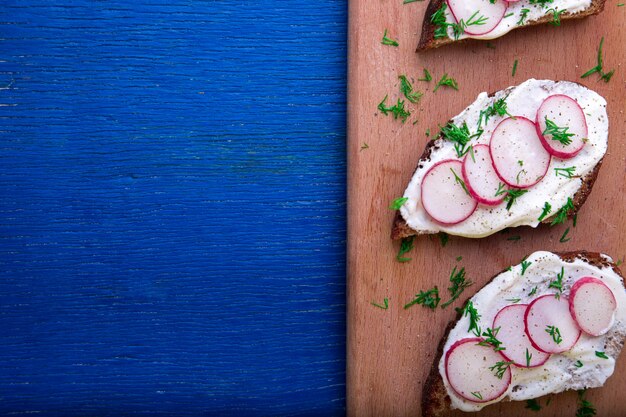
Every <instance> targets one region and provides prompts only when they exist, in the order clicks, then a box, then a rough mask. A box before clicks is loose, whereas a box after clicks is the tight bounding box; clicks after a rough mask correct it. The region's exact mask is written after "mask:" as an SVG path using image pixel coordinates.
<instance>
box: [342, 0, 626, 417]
mask: <svg viewBox="0 0 626 417" xmlns="http://www.w3.org/2000/svg"><path fill="white" fill-rule="evenodd" d="M425 8H426V3H423V2H416V3H410V4H407V5H403V4H402V2H401V1H396V2H390V1H383V2H381V1H378V0H351V1H350V9H349V16H350V20H349V21H350V24H349V30H348V32H349V54H348V56H349V58H348V61H349V69H348V104H349V107H348V166H349V170H348V213H349V217H348V377H347V384H348V385H347V386H348V391H347V397H348V415H351V416H355V417H356V416H358V417H361V416H377V417H384V416H418V415H420V399H421V392H422V388H423V387H422V385H423V383H424V381H425V378H426V376H427V374H428V372H429V370H430V367H431V365H432V362H433V356H434V354H435V350H436V347H437V343H438V342H439V340H440V338H441V337H442V334H443V332H444V329H445V325H446V324H447V323H448V321H449V320H451V319H452V318H453V317H454V315H455V312H454V307H458V306H460V305H461V304H462V301H461V300H459V301H458V302H456V303H454V304H453V305H452V306H450V307H449V308H447V309H445V310H442V309H438V310H437V311H436V312H431V311H430V310H426V309H423V308H422V307H420V306H415V307H413V308H411V309H408V310H403V308H402V307H403V305H404V304H405V303H407V302H408V301H410V300H411V299H412V297H413V296H414V294H416V293H417V292H419V290H421V289H427V288H431V287H433V286H434V285H437V286H438V287H439V288H440V291H442V292H443V293H444V294H447V291H446V290H445V289H446V288H447V286H448V277H449V274H450V271H451V270H452V268H453V266H455V265H459V266H464V267H466V269H467V273H468V278H469V279H471V280H472V281H474V282H475V284H474V286H473V287H471V288H469V289H468V290H466V292H465V294H464V295H463V296H462V297H461V298H465V296H471V295H472V294H473V293H475V292H476V291H477V290H478V289H479V288H480V287H481V286H482V285H484V284H485V283H486V282H487V281H488V280H489V279H490V278H491V276H492V275H493V274H495V273H497V272H498V271H500V270H502V269H503V268H505V267H507V266H508V265H511V264H516V263H518V262H519V261H520V260H521V259H522V258H523V257H524V256H526V255H527V254H529V253H531V252H533V251H535V250H543V249H545V250H559V251H563V250H574V249H588V250H592V251H602V252H605V253H608V254H610V255H612V256H613V257H614V258H616V259H618V258H619V259H621V258H623V257H624V256H625V255H626V240H625V239H624V237H623V236H624V231H625V226H626V214H625V210H624V209H625V208H626V197H625V191H626V188H625V187H624V178H625V173H626V171H625V170H626V164H625V157H624V155H625V153H626V142H624V141H623V140H622V138H624V137H625V135H626V120H625V114H624V111H625V110H626V95H625V91H626V90H625V86H626V81H625V80H626V72H625V70H624V66H623V63H624V62H625V59H626V49H625V48H624V47H623V39H624V37H625V36H626V26H625V25H624V19H625V18H626V15H625V13H626V10H625V8H623V7H617V2H614V1H610V2H607V4H606V9H605V11H604V12H603V13H601V14H600V15H599V16H594V17H591V18H588V19H585V20H581V21H571V22H564V23H563V26H562V27H556V28H555V27H551V26H542V27H536V28H531V29H528V30H519V31H515V32H512V33H510V34H509V35H507V36H505V37H504V38H501V39H499V40H495V41H492V42H491V44H493V45H494V46H495V49H491V48H489V47H487V46H486V43H485V42H468V43H466V44H461V45H453V46H448V47H443V48H440V49H437V50H433V51H429V52H426V53H421V54H416V53H415V52H414V51H415V48H416V46H417V42H418V37H419V33H420V31H421V28H420V23H421V21H422V18H423V13H424V10H425ZM385 28H387V29H389V35H390V36H391V37H392V38H394V39H397V40H398V41H399V43H400V46H399V47H398V48H393V47H389V46H384V45H381V43H380V40H381V38H382V34H383V31H384V29H385ZM601 36H605V43H604V48H605V68H607V69H610V68H615V69H616V73H615V76H614V77H613V79H612V80H611V82H610V83H608V84H605V83H604V82H600V81H597V77H590V78H587V79H585V80H581V79H580V75H581V74H582V73H583V72H585V71H586V70H587V69H589V68H591V67H593V66H595V64H596V52H597V47H598V44H599V42H600V38H601ZM515 59H518V61H519V64H518V67H517V73H516V75H515V76H514V77H513V76H512V75H511V71H512V67H513V62H514V60H515ZM423 68H428V69H429V70H430V72H431V73H432V74H433V77H434V78H435V80H434V81H433V82H431V83H425V82H418V81H415V83H414V86H415V87H416V88H417V89H419V90H421V91H423V92H425V95H424V97H423V98H422V101H421V102H420V104H419V105H410V104H409V103H408V102H407V104H409V107H410V108H411V109H412V110H414V111H413V114H412V116H411V117H410V118H409V119H408V121H407V123H405V124H402V123H401V122H400V121H398V120H393V118H392V117H385V116H384V115H382V114H380V113H379V112H378V111H377V110H376V106H377V104H378V103H379V102H380V101H381V100H382V98H383V97H385V95H386V94H389V99H390V100H391V101H394V102H395V100H396V98H397V97H399V91H398V75H399V74H406V75H407V76H409V78H410V79H412V80H417V78H419V77H421V76H422V69H423ZM444 73H448V74H449V75H450V76H452V77H454V78H456V80H457V81H458V82H459V85H460V91H458V92H457V91H453V90H450V89H446V88H443V89H440V90H438V91H437V92H436V93H433V92H432V90H433V87H434V84H435V81H436V80H437V79H439V78H440V77H441V76H442V75H443V74H444ZM531 77H534V78H547V79H556V80H572V81H579V82H582V83H583V84H585V85H587V86H588V87H590V88H592V89H594V90H596V91H598V92H599V93H600V94H601V95H602V96H604V97H605V98H606V99H607V102H608V111H609V120H610V134H609V151H608V153H607V155H606V157H605V159H604V165H603V168H602V170H601V171H600V174H599V176H598V180H597V182H596V185H595V188H594V190H593V192H592V193H591V195H590V197H589V199H588V201H587V203H586V205H585V206H584V207H583V208H582V210H581V211H580V213H579V215H578V223H577V227H576V228H572V229H571V231H570V236H571V240H570V241H569V242H567V243H560V242H559V239H560V237H561V235H562V234H563V232H564V230H565V229H566V227H572V225H571V222H568V223H567V224H566V225H560V226H556V227H553V228H550V227H546V226H541V227H539V228H538V229H531V228H519V229H514V230H511V231H509V232H507V233H503V234H496V235H494V236H491V237H489V238H486V239H480V240H470V239H463V238H457V237H451V238H450V242H449V243H448V244H447V246H446V247H444V248H442V247H441V245H440V243H439V240H438V239H437V238H436V237H434V238H432V239H430V238H428V237H425V236H423V237H418V238H416V241H415V243H416V244H415V246H416V247H415V249H414V250H413V251H412V253H411V254H409V256H412V258H413V259H412V261H411V262H408V263H404V264H402V263H398V262H397V261H396V260H395V255H396V253H397V251H398V245H399V243H397V242H395V243H394V242H392V241H391V240H390V238H389V234H390V227H391V223H392V220H393V216H394V213H393V212H392V211H391V210H389V209H388V206H389V204H390V202H391V201H392V200H393V199H394V198H396V197H398V196H401V195H402V193H403V191H404V188H405V187H406V185H407V183H408V181H409V179H410V178H411V176H412V174H413V171H414V169H415V165H416V162H417V159H418V157H419V155H420V154H421V152H422V150H423V148H424V145H425V144H426V142H427V140H428V138H427V137H426V136H425V131H426V130H427V129H430V130H431V131H432V132H438V128H437V126H438V124H443V123H445V122H446V121H447V120H448V119H449V118H450V117H451V116H454V115H456V114H458V113H459V112H460V111H461V110H463V109H464V108H465V107H466V106H467V105H468V104H469V103H471V102H472V101H474V99H475V98H476V96H477V95H478V93H480V92H482V91H489V92H493V91H497V90H500V89H503V88H506V87H508V86H510V85H515V84H519V83H521V82H522V81H524V80H526V79H528V78H531ZM415 120H417V123H416V124H415V125H414V124H413V122H414V121H415ZM363 143H367V144H368V146H369V148H368V149H364V150H361V146H362V144H363ZM516 235H519V236H520V238H521V239H520V240H519V241H511V240H507V239H508V238H509V237H511V236H516ZM458 256H462V257H463V259H462V260H461V261H460V262H457V261H456V258H457V257H458ZM385 297H388V298H389V309H388V310H382V309H379V308H376V307H374V306H372V305H371V304H370V303H371V301H373V300H374V301H377V302H381V301H382V300H383V298H385ZM624 388H626V358H623V357H622V358H621V359H620V360H619V362H618V365H617V368H616V372H615V375H614V376H613V377H612V378H611V379H610V380H609V381H608V382H607V384H606V386H605V387H604V388H603V389H597V390H592V391H590V392H589V393H588V397H589V399H590V400H592V401H593V402H594V403H595V404H596V405H597V408H598V415H602V416H615V417H617V416H623V415H625V414H626V405H625V403H624V401H623V399H622V394H621V392H622V391H623V390H624ZM553 397H554V398H552V400H551V403H550V405H549V406H548V407H545V408H544V409H543V410H542V411H541V412H540V413H533V415H538V416H541V415H545V416H548V415H549V416H572V415H574V414H575V410H576V394H575V393H571V392H570V393H565V394H562V395H558V396H553ZM542 403H544V404H545V399H542ZM524 405H525V404H524V403H514V404H499V405H495V406H490V407H488V408H486V409H485V410H484V411H483V412H482V413H481V415H485V416H501V415H511V416H513V415H515V416H518V415H526V412H528V410H525V409H524ZM452 415H455V416H461V415H467V414H464V413H459V412H457V413H453V414H452Z"/></svg>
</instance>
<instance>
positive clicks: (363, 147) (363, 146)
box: [361, 142, 370, 150]
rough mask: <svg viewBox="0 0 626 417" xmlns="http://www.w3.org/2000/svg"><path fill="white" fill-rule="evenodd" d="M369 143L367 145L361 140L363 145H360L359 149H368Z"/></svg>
mask: <svg viewBox="0 0 626 417" xmlns="http://www.w3.org/2000/svg"><path fill="white" fill-rule="evenodd" d="M369 147H370V145H368V144H367V143H365V142H363V145H361V150H363V149H369Z"/></svg>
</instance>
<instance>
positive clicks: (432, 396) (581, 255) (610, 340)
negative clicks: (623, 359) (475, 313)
mask: <svg viewBox="0 0 626 417" xmlns="http://www.w3.org/2000/svg"><path fill="white" fill-rule="evenodd" d="M544 253H545V252H544ZM533 255H535V254H533ZM552 255H556V256H558V258H560V259H561V260H562V261H563V262H565V263H573V262H575V261H582V262H584V263H586V264H588V265H591V266H594V267H597V268H600V269H603V268H609V269H610V270H612V271H613V272H614V273H615V274H616V275H617V276H618V277H619V278H620V279H621V285H622V288H623V285H624V282H623V280H624V277H623V275H622V273H621V271H620V270H619V268H618V267H617V266H616V264H615V263H613V261H612V260H611V258H609V257H607V256H606V255H602V254H600V253H596V252H587V251H574V252H556V253H553V254H552ZM531 256H532V255H531ZM508 270H509V269H508V268H507V269H505V270H503V271H501V272H500V273H498V274H496V275H495V276H494V277H493V278H492V279H491V280H490V281H489V282H488V283H487V284H486V285H485V287H486V286H487V285H489V284H490V283H492V282H493V281H494V280H495V279H496V278H497V277H499V276H500V275H501V274H502V273H505V272H507V271H508ZM485 287H483V288H485ZM472 298H473V297H472ZM472 298H470V299H472ZM466 302H467V301H466ZM462 314H463V313H462V311H461V312H459V313H458V314H457V317H456V319H455V320H453V321H451V322H450V323H449V324H448V326H447V327H446V330H445V332H444V335H443V337H442V339H441V341H440V342H439V345H438V347H437V352H436V354H435V359H434V361H433V364H432V367H431V369H430V373H429V374H428V377H427V378H426V381H425V382H424V386H423V389H422V404H421V405H422V417H442V416H447V415H449V413H450V411H451V405H452V402H451V398H450V396H449V395H448V392H447V390H446V386H445V383H444V381H443V378H442V376H441V374H440V370H439V364H440V361H441V358H442V356H443V354H444V348H445V345H446V342H447V339H448V336H449V335H450V332H451V331H452V330H453V329H454V328H455V325H456V324H457V322H458V321H459V320H460V319H461V317H462ZM616 324H617V323H616ZM614 326H615V325H614ZM620 326H621V327H620V331H615V332H614V334H610V332H609V334H607V342H606V343H607V346H606V351H607V353H608V352H609V351H611V352H613V354H614V357H615V358H617V356H618V355H619V353H620V352H621V350H622V348H623V346H624V340H625V338H626V332H625V331H624V323H620ZM589 388H592V387H591V386H590V387H589Z"/></svg>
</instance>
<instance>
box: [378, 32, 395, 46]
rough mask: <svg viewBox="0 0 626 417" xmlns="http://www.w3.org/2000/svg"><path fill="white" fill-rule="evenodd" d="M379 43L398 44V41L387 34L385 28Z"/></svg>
mask: <svg viewBox="0 0 626 417" xmlns="http://www.w3.org/2000/svg"><path fill="white" fill-rule="evenodd" d="M380 43H382V44H383V45H388V46H398V45H399V43H398V41H395V40H393V39H391V38H389V37H388V36H387V29H385V33H383V39H382V41H380Z"/></svg>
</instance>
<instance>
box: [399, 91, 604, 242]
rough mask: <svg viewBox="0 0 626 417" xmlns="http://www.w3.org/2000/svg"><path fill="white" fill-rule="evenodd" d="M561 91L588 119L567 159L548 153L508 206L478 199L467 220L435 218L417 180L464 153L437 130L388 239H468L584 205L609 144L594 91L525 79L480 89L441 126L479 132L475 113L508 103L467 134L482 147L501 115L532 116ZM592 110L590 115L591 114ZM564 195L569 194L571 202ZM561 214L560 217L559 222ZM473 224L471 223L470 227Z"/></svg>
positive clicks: (599, 99)
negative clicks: (539, 172)
mask: <svg viewBox="0 0 626 417" xmlns="http://www.w3.org/2000/svg"><path fill="white" fill-rule="evenodd" d="M564 92H565V93H566V94H569V95H571V96H573V97H574V98H575V100H576V101H577V102H579V103H580V105H581V109H582V110H583V111H584V113H585V114H586V116H583V117H585V118H586V120H587V123H588V136H589V137H588V138H585V141H586V144H585V145H584V148H583V149H582V151H580V153H579V154H577V155H576V156H574V157H571V158H560V157H555V156H552V157H551V159H550V162H549V169H548V171H547V172H546V174H545V177H544V178H545V179H542V180H541V181H540V182H539V183H538V184H537V185H534V186H530V187H529V188H526V189H527V192H526V193H525V194H523V195H521V196H520V197H519V198H517V199H515V202H514V204H513V205H512V206H511V207H509V208H508V209H507V208H505V207H506V206H508V204H505V203H502V204H499V205H496V206H493V205H483V204H478V206H477V208H476V209H475V211H474V212H473V213H472V214H471V215H470V217H468V218H467V220H463V221H462V222H459V223H458V224H446V223H441V222H439V221H438V220H437V219H434V218H433V217H432V216H430V215H429V214H430V213H429V212H428V211H427V210H426V209H425V208H424V204H423V195H422V191H421V185H422V182H423V179H424V178H425V177H426V175H428V173H429V172H430V171H429V169H431V168H432V167H433V165H436V164H437V163H439V162H440V161H442V160H450V159H454V160H463V158H466V157H467V155H465V156H462V157H459V156H458V151H455V145H457V144H456V143H454V142H453V141H451V140H449V138H447V137H446V136H444V134H443V133H440V134H439V135H438V136H437V137H436V138H434V139H432V140H431V141H429V142H428V143H427V145H426V148H425V150H424V152H423V153H422V155H421V157H420V158H419V161H418V163H417V167H416V169H415V172H414V174H413V177H412V179H411V181H410V182H409V185H408V186H407V188H406V190H405V192H404V197H405V198H407V201H406V202H405V203H404V204H403V205H402V207H401V208H400V210H398V212H396V215H395V218H394V220H393V225H392V230H391V238H392V239H402V238H406V237H409V236H413V235H423V234H435V233H440V232H445V233H448V234H451V235H458V236H465V237H470V238H479V237H485V236H489V235H491V234H493V233H496V232H498V231H500V230H503V229H505V228H508V227H517V226H522V225H525V226H531V227H537V225H538V224H540V223H544V224H545V223H552V222H554V221H555V219H556V217H557V216H559V214H563V213H560V209H561V208H563V207H565V206H566V205H567V211H566V213H565V214H566V217H568V218H572V217H573V216H574V215H575V214H576V213H577V212H578V211H579V210H580V208H581V207H582V206H583V205H584V203H585V201H586V200H587V197H588V196H589V194H590V193H591V190H592V188H593V185H594V183H595V180H596V178H597V176H598V173H599V171H600V167H601V165H602V161H603V158H604V155H605V153H606V150H607V148H608V116H607V113H606V102H605V101H604V99H603V98H602V97H600V96H599V95H598V94H597V93H595V92H593V91H592V90H589V89H587V88H586V87H584V86H582V85H580V84H577V83H573V82H568V81H549V80H534V79H530V80H527V81H525V82H524V83H522V84H520V85H518V86H514V87H509V88H507V89H505V90H501V91H498V92H495V93H491V94H489V95H488V94H487V93H481V94H480V95H479V96H478V98H477V99H476V101H475V102H474V103H472V104H471V105H470V106H468V107H467V108H466V109H465V110H464V111H463V112H461V113H460V114H459V115H457V116H455V117H453V118H452V119H451V120H449V121H448V124H447V125H446V126H450V125H455V126H461V125H462V124H466V125H467V126H469V131H470V133H471V132H472V131H478V130H479V129H477V127H476V126H477V125H478V124H479V122H478V121H477V119H479V118H481V120H482V116H480V115H481V114H482V113H481V112H483V111H484V109H488V108H493V107H494V105H495V103H498V102H499V103H503V102H504V103H508V108H507V107H505V110H507V113H506V114H503V115H502V116H500V115H499V114H495V115H494V116H492V117H490V118H489V119H488V121H487V122H486V123H483V124H482V126H481V127H480V129H482V130H483V133H482V134H481V135H480V136H479V137H478V138H474V139H471V141H470V142H468V144H467V145H466V146H469V145H472V146H478V145H483V146H484V145H486V144H490V141H491V136H492V135H493V133H494V131H495V130H496V129H497V127H498V125H499V124H500V123H501V122H502V121H503V120H504V119H506V118H515V117H510V116H509V114H510V115H520V116H528V117H529V116H532V115H533V114H535V113H536V109H537V108H538V107H540V104H541V100H543V99H545V98H546V97H551V96H552V95H562V94H561V93H564ZM591 114H593V117H591V116H590V115H591ZM532 119H533V120H534V119H535V117H534V116H533V117H532ZM519 162H520V163H521V162H522V161H519ZM572 166H575V167H577V168H576V172H573V175H571V178H565V177H563V176H562V175H559V174H563V171H562V170H563V169H567V168H569V167H572ZM583 166H584V167H585V168H584V169H583V168H582V167H583ZM520 170H523V168H520ZM498 175H499V174H498ZM459 176H460V173H459ZM565 188H567V189H568V190H569V191H568V192H567V193H565V192H564V191H563V190H564V189H565ZM511 189H515V187H514V186H512V187H511ZM559 190H561V191H562V193H561V194H560V196H559V197H558V198H557V197H556V194H557V191H559ZM561 191H559V192H561ZM566 194H567V195H566ZM568 199H571V202H570V201H569V200H568ZM546 203H549V204H550V205H551V210H550V211H549V212H548V213H547V214H546V215H545V216H543V217H542V216H541V214H542V213H543V209H544V208H545V204H546ZM566 203H567V204H566ZM518 204H519V205H518ZM524 210H526V211H524ZM564 219H565V218H562V219H560V222H562V221H563V220H564ZM474 224H476V226H473V225H474Z"/></svg>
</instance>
